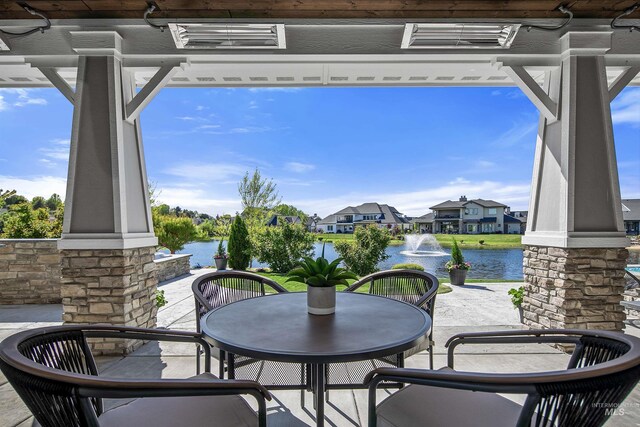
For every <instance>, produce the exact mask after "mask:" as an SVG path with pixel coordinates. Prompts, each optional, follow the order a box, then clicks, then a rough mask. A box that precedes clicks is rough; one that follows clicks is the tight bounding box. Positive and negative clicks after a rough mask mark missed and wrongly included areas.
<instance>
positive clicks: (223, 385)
mask: <svg viewBox="0 0 640 427" xmlns="http://www.w3.org/2000/svg"><path fill="white" fill-rule="evenodd" d="M94 378H95V377H94ZM94 378H89V379H88V380H87V381H82V380H81V381H78V384H79V385H80V387H79V390H80V394H81V395H83V396H86V397H102V398H113V399H123V398H131V397H178V396H215V395H234V394H250V395H253V396H256V397H259V398H260V399H266V400H271V394H270V393H269V391H268V390H267V389H266V388H265V387H264V386H263V385H261V384H260V383H258V382H256V381H250V380H221V379H208V378H190V379H161V380H147V379H114V378H104V377H98V378H97V379H94ZM81 383H84V384H81Z"/></svg>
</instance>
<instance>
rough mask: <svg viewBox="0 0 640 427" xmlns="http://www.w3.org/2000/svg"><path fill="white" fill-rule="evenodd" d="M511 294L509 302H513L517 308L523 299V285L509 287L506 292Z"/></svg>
mask: <svg viewBox="0 0 640 427" xmlns="http://www.w3.org/2000/svg"><path fill="white" fill-rule="evenodd" d="M507 293H508V294H509V295H510V296H511V304H513V307H514V308H518V307H520V306H521V305H522V301H523V299H524V286H520V287H519V288H517V289H516V288H511V289H509V291H508V292H507Z"/></svg>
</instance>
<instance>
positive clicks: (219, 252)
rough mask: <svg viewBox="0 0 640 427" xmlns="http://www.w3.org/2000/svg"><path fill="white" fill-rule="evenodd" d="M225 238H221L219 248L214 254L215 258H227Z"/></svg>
mask: <svg viewBox="0 0 640 427" xmlns="http://www.w3.org/2000/svg"><path fill="white" fill-rule="evenodd" d="M223 243H224V240H222V239H220V243H218V250H217V251H216V254H215V255H214V256H213V258H214V259H226V258H227V251H226V249H225V248H224V244H223Z"/></svg>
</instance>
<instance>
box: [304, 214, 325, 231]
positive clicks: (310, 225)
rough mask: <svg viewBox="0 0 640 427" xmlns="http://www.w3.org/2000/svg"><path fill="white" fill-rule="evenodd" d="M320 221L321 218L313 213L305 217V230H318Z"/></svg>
mask: <svg viewBox="0 0 640 427" xmlns="http://www.w3.org/2000/svg"><path fill="white" fill-rule="evenodd" d="M320 221H322V218H320V217H319V216H318V214H316V213H314V214H313V215H312V216H310V217H308V218H307V221H306V223H305V226H306V227H307V231H310V232H312V233H315V232H316V231H318V223H319V222H320Z"/></svg>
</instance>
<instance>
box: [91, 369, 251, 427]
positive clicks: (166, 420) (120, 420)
mask: <svg viewBox="0 0 640 427" xmlns="http://www.w3.org/2000/svg"><path fill="white" fill-rule="evenodd" d="M193 378H216V377H215V376H214V375H213V374H209V373H205V374H201V375H198V376H196V377H193ZM99 421H100V426H101V427H125V426H136V427H138V426H152V427H175V426H184V427H189V426H206V425H215V426H220V427H236V426H252V427H255V426H256V425H257V424H258V417H257V415H256V413H255V411H254V410H253V409H251V407H250V406H249V404H248V403H247V402H246V401H245V400H244V399H243V398H242V397H240V396H189V397H146V398H140V399H136V400H133V401H132V402H129V403H127V404H125V405H122V406H118V407H116V408H113V409H110V410H108V411H106V412H105V413H103V414H102V415H100V417H99Z"/></svg>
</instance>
